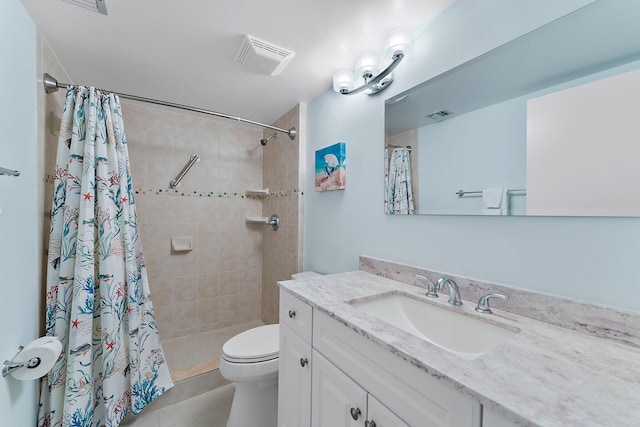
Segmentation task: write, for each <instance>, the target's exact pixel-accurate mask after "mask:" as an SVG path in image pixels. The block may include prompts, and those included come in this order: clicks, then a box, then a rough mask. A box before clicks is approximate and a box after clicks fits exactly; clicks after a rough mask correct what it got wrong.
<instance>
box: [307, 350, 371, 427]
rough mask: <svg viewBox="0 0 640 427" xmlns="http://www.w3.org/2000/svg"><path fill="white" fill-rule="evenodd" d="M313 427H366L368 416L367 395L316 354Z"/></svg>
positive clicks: (314, 363)
mask: <svg viewBox="0 0 640 427" xmlns="http://www.w3.org/2000/svg"><path fill="white" fill-rule="evenodd" d="M311 371H312V374H313V379H312V389H313V391H312V394H313V405H312V408H311V411H312V415H311V425H312V427H362V426H363V424H364V421H365V419H366V416H367V392H366V391H365V390H364V389H362V388H361V387H360V386H359V385H358V384H356V383H355V382H354V381H353V380H352V379H351V378H349V377H348V376H347V375H345V374H344V373H343V372H342V371H341V370H340V369H338V368H336V367H335V366H334V365H333V364H332V363H331V362H329V361H328V360H327V359H326V358H325V357H324V356H322V355H321V354H320V353H318V352H317V351H315V350H314V351H313V366H312V367H311Z"/></svg>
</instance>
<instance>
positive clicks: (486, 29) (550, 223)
mask: <svg viewBox="0 0 640 427" xmlns="http://www.w3.org/2000/svg"><path fill="white" fill-rule="evenodd" d="M587 3H590V2H589V1H563V2H558V1H555V0H544V1H541V0H527V1H524V0H522V1H517V2H514V1H512V0H483V1H482V2H478V1H474V0H458V2H457V3H455V4H454V5H453V6H451V7H450V8H449V9H447V10H446V11H445V12H444V13H443V14H442V15H441V16H439V17H437V18H436V19H434V21H433V22H432V23H431V25H430V26H429V27H427V29H426V30H425V31H424V32H423V34H422V35H421V36H420V37H419V39H418V40H417V41H416V46H415V50H416V55H414V56H413V57H411V58H407V59H408V60H407V61H406V62H404V61H403V64H401V65H400V67H398V69H397V72H396V73H395V76H396V81H395V82H394V83H393V85H392V86H391V87H390V88H389V89H387V91H386V93H384V94H383V95H382V96H377V97H368V96H365V95H355V96H351V97H346V96H341V95H338V94H336V93H334V92H333V91H331V90H328V91H327V92H326V93H324V94H323V95H321V96H319V97H318V98H316V99H315V100H313V101H312V102H311V103H309V106H308V123H309V124H308V143H307V144H308V145H307V147H308V150H309V151H308V153H307V159H308V160H307V165H306V170H307V171H313V165H312V161H311V159H313V153H314V152H315V150H317V149H319V148H322V147H325V146H327V145H331V144H333V143H335V142H338V141H345V142H346V143H347V189H346V190H345V191H333V192H326V193H315V192H314V191H313V174H312V173H307V174H306V175H307V176H306V181H305V189H306V191H305V197H304V198H305V245H304V246H305V269H309V270H316V271H319V272H322V273H328V272H339V271H348V270H355V269H357V268H358V256H359V255H361V254H366V255H370V256H375V257H380V258H386V259H390V260H395V261H399V262H404V263H408V264H413V265H418V266H423V267H428V268H432V269H436V270H440V271H445V272H450V273H455V274H459V275H464V276H468V277H472V278H477V279H484V280H489V281H495V282H498V283H502V284H506V285H510V286H517V287H522V288H530V289H535V290H539V291H544V292H549V293H553V294H558V295H564V296H570V297H574V298H577V299H581V300H585V301H592V302H600V303H603V304H607V305H613V306H617V307H623V308H629V309H632V310H636V311H640V298H639V297H638V296H639V292H638V290H637V289H638V281H639V278H640V262H638V259H639V257H640V219H636V218H555V217H507V218H505V217H477V216H455V217H454V216H420V217H413V216H411V217H410V216H405V217H401V216H386V215H384V213H383V209H382V200H383V197H382V188H383V178H382V171H381V169H382V167H381V165H382V154H383V150H382V147H383V145H384V100H385V99H386V98H388V97H390V96H393V95H396V94H398V93H400V92H402V91H404V90H406V89H408V88H410V87H412V86H415V85H416V84H418V83H419V82H422V81H424V80H426V79H428V78H430V77H433V76H435V75H438V74H440V73H441V72H443V71H446V70H447V69H450V68H452V67H454V66H456V65H459V64H460V63H462V62H464V61H466V60H468V59H471V58H473V57H475V56H477V55H479V54H482V53H484V52H486V51H487V50H490V49H491V48H494V47H496V46H498V45H500V44H502V43H505V42H507V41H509V40H511V39H513V38H515V37H517V36H519V35H521V34H523V33H526V32H528V31H530V30H532V29H534V28H536V27H539V26H540V25H543V24H545V23H547V22H550V21H551V20H554V19H556V18H558V17H560V16H562V15H564V14H565V13H567V12H569V11H570V10H571V9H572V8H576V7H579V6H581V5H584V4H587Z"/></svg>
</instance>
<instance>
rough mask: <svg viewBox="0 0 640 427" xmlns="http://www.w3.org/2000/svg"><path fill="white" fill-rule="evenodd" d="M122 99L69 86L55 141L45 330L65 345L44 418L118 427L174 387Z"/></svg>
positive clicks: (45, 388)
mask: <svg viewBox="0 0 640 427" xmlns="http://www.w3.org/2000/svg"><path fill="white" fill-rule="evenodd" d="M133 196H134V195H133V184H132V182H131V175H130V173H129V154H128V150H127V143H126V138H125V132H124V123H123V120H122V110H121V107H120V101H119V99H118V97H117V96H115V95H114V94H107V93H103V92H101V91H100V90H97V89H95V88H85V87H69V89H68V90H67V95H66V100H65V106H64V111H63V116H62V126H61V129H60V137H59V140H58V154H57V158H56V168H55V181H54V188H53V205H52V210H51V230H50V241H49V256H48V266H47V267H48V271H47V293H46V313H45V315H46V334H47V335H51V336H56V337H58V338H59V339H60V341H61V342H62V344H63V351H62V354H61V355H60V357H59V359H58V360H57V362H56V364H55V365H54V367H53V369H52V370H51V372H49V374H48V375H47V376H45V377H44V378H43V380H42V388H41V395H40V405H39V415H38V425H39V426H40V427H45V426H46V427H48V426H56V427H57V426H74V427H75V426H78V427H79V426H83V427H84V426H87V427H90V426H93V427H95V426H107V427H115V426H118V425H119V424H120V421H121V420H122V418H124V416H125V415H126V414H127V413H129V412H132V413H134V414H136V413H138V412H140V411H141V410H142V409H143V408H144V407H145V406H146V405H147V404H148V403H150V402H151V401H153V400H154V399H155V398H157V397H158V396H160V395H162V394H163V393H164V392H165V391H167V390H168V389H170V388H171V387H173V382H172V381H171V377H170V375H169V369H168V367H167V364H166V362H165V358H164V353H163V351H162V347H161V345H160V338H159V335H158V330H157V327H156V322H155V320H154V315H153V306H152V304H151V299H150V295H149V283H148V279H147V272H146V268H145V264H144V257H143V255H142V247H141V243H140V237H139V234H138V228H137V223H136V211H135V204H134V197H133Z"/></svg>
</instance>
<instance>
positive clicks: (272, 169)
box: [262, 104, 307, 323]
mask: <svg viewBox="0 0 640 427" xmlns="http://www.w3.org/2000/svg"><path fill="white" fill-rule="evenodd" d="M306 117H307V106H306V104H298V105H297V106H295V107H294V108H292V109H291V110H290V111H289V112H288V113H287V114H285V115H284V116H283V117H281V118H280V119H279V120H278V121H277V122H275V123H274V125H275V126H277V127H280V128H283V129H290V128H291V127H295V128H296V129H297V130H298V136H297V137H296V139H294V140H293V141H292V140H290V139H289V137H287V135H285V134H282V133H278V136H277V138H276V139H272V140H271V141H269V144H268V145H267V146H266V147H265V148H264V152H263V155H264V169H263V179H262V181H263V185H264V186H265V187H266V188H269V191H270V195H269V197H267V198H265V200H264V204H263V206H262V214H263V216H267V217H270V216H271V215H272V214H274V213H275V214H277V215H278V216H279V217H280V229H279V230H278V231H272V230H271V229H267V230H265V232H264V234H263V235H264V237H263V242H262V254H263V255H262V321H263V322H264V323H277V322H278V288H277V286H276V283H277V282H278V281H279V280H288V279H290V278H291V275H292V274H293V273H297V272H299V271H301V270H302V261H303V259H302V250H303V243H302V242H303V229H304V222H303V218H304V212H303V208H304V204H303V201H304V200H303V198H304V192H303V183H304V165H305V152H306V133H307V132H306ZM272 133H273V131H270V130H268V129H267V130H265V131H264V132H263V135H264V136H265V137H267V136H269V135H271V134H272Z"/></svg>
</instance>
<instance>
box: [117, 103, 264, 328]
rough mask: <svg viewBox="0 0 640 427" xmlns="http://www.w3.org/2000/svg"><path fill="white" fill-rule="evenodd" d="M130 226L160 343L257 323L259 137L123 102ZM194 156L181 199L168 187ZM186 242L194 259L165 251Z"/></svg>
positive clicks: (248, 131) (233, 127) (250, 131)
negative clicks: (132, 203)
mask: <svg viewBox="0 0 640 427" xmlns="http://www.w3.org/2000/svg"><path fill="white" fill-rule="evenodd" d="M122 104H123V116H124V121H125V131H126V134H127V140H128V147H129V156H130V159H131V173H132V177H133V183H134V187H135V189H136V206H137V213H138V221H139V224H140V226H141V230H142V231H141V238H142V244H143V250H144V254H145V261H146V263H147V269H148V273H149V281H150V288H151V296H152V299H153V304H154V309H155V314H156V320H157V322H158V326H159V330H160V334H161V336H162V337H163V338H165V339H166V338H174V337H181V336H186V335H191V334H194V333H198V332H203V331H207V330H212V329H218V328H222V327H227V326H231V325H237V324H240V323H245V322H250V321H254V320H259V319H260V296H261V288H260V285H261V276H262V260H261V257H262V248H261V244H262V233H263V232H262V227H261V226H260V225H250V224H245V217H247V216H260V215H261V212H262V206H261V205H262V201H261V200H259V199H255V198H248V197H246V196H245V192H246V189H247V188H260V187H262V156H263V153H262V150H263V148H262V146H261V145H260V142H259V141H260V138H262V131H261V130H260V129H254V128H249V127H246V126H242V125H237V124H234V123H230V122H228V121H222V120H219V119H215V118H210V117H204V116H196V115H190V114H184V113H181V112H177V111H176V110H168V109H163V108H158V107H154V106H148V105H143V104H137V103H133V102H127V101H122ZM193 154H197V155H199V156H200V158H201V160H200V162H199V163H196V164H195V165H194V166H193V168H192V169H191V171H190V172H189V173H188V174H187V175H186V176H185V178H184V180H183V181H182V184H181V186H180V187H179V189H178V190H177V191H176V190H172V189H170V187H169V181H171V180H172V179H173V178H174V177H175V176H176V175H177V174H178V173H179V172H180V171H181V170H182V168H183V167H184V166H185V164H186V163H187V162H188V161H189V158H190V156H191V155H193ZM174 237H191V238H192V239H193V250H191V251H185V252H178V251H174V250H172V244H171V240H172V238H174Z"/></svg>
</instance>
